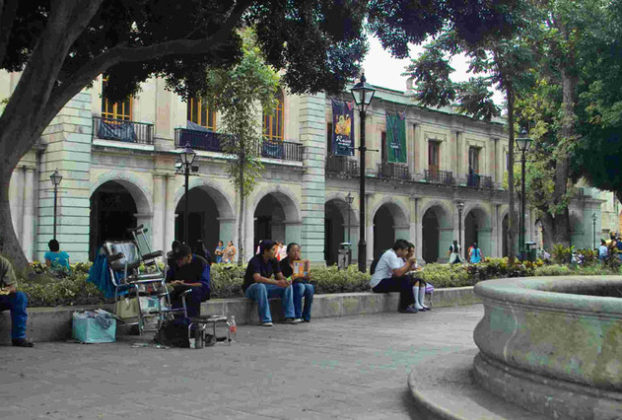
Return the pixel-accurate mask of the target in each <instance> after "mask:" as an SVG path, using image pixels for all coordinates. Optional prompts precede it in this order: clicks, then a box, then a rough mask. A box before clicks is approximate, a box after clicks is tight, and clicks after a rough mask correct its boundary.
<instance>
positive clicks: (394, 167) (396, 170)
mask: <svg viewBox="0 0 622 420" xmlns="http://www.w3.org/2000/svg"><path fill="white" fill-rule="evenodd" d="M378 178H384V179H398V180H402V181H410V180H411V179H410V174H409V172H408V165H405V164H400V163H391V162H382V163H380V164H378Z"/></svg>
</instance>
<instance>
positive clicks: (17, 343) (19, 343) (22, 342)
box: [11, 338, 34, 347]
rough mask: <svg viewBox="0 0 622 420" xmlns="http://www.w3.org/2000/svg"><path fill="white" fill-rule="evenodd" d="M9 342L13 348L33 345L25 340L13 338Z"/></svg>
mask: <svg viewBox="0 0 622 420" xmlns="http://www.w3.org/2000/svg"><path fill="white" fill-rule="evenodd" d="M11 342H12V343H13V345H14V346H15V347H34V343H33V342H32V341H28V340H26V339H25V338H14V339H12V340H11Z"/></svg>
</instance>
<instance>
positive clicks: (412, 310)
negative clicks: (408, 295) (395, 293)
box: [398, 305, 419, 314]
mask: <svg viewBox="0 0 622 420" xmlns="http://www.w3.org/2000/svg"><path fill="white" fill-rule="evenodd" d="M398 312H399V313H402V314H416V313H417V312H419V311H418V310H417V308H415V307H414V306H413V305H410V306H408V307H407V308H405V309H400V310H398Z"/></svg>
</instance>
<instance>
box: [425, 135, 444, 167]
mask: <svg viewBox="0 0 622 420" xmlns="http://www.w3.org/2000/svg"><path fill="white" fill-rule="evenodd" d="M440 151H441V142H439V141H433V140H430V141H428V169H429V170H430V172H433V173H434V172H438V171H439V169H440V166H441V165H440V161H441V154H440Z"/></svg>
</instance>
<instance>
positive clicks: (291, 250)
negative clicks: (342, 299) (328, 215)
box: [280, 242, 315, 322]
mask: <svg viewBox="0 0 622 420" xmlns="http://www.w3.org/2000/svg"><path fill="white" fill-rule="evenodd" d="M294 261H300V245H298V244H297V243H295V242H292V243H290V244H289V245H287V257H285V258H283V259H282V260H281V263H280V266H281V272H282V273H283V275H284V276H285V277H291V278H292V280H293V284H292V287H293V289H294V312H295V314H296V319H300V318H302V320H303V321H304V322H311V305H312V304H313V293H314V292H315V288H314V287H313V285H312V284H309V280H311V276H310V275H309V272H308V268H307V269H306V270H305V275H302V276H301V275H300V274H298V273H294ZM307 263H308V261H307ZM303 297H304V298H305V306H304V310H303V308H302V298H303Z"/></svg>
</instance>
